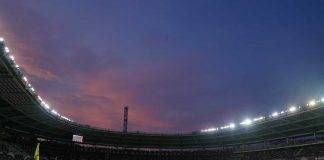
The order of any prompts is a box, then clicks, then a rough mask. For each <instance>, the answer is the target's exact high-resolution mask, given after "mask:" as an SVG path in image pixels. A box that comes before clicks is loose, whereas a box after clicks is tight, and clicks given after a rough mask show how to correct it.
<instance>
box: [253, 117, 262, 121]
mask: <svg viewBox="0 0 324 160" xmlns="http://www.w3.org/2000/svg"><path fill="white" fill-rule="evenodd" d="M264 118H265V117H259V118H254V119H253V121H254V122H255V121H260V120H263V119H264Z"/></svg>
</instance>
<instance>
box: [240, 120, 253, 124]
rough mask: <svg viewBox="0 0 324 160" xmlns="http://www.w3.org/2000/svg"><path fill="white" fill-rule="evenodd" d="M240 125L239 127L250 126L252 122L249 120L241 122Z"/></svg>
mask: <svg viewBox="0 0 324 160" xmlns="http://www.w3.org/2000/svg"><path fill="white" fill-rule="evenodd" d="M240 124H241V125H250V124H252V121H251V119H246V120H244V121H243V122H241V123H240Z"/></svg>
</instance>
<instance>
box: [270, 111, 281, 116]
mask: <svg viewBox="0 0 324 160" xmlns="http://www.w3.org/2000/svg"><path fill="white" fill-rule="evenodd" d="M278 115H279V114H278V112H273V113H272V114H271V116H272V117H277V116H278Z"/></svg>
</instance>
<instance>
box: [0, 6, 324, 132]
mask: <svg viewBox="0 0 324 160" xmlns="http://www.w3.org/2000/svg"><path fill="white" fill-rule="evenodd" d="M0 36H1V37H4V38H5V39H6V44H7V45H8V46H9V47H10V49H11V51H12V53H13V55H15V57H16V61H17V63H18V64H20V66H21V67H22V69H23V71H24V73H25V74H26V75H27V76H28V77H29V79H30V81H31V83H32V84H33V86H35V88H36V90H37V91H38V92H39V94H40V95H41V96H42V97H43V98H44V99H45V100H46V101H47V102H48V103H49V104H50V105H51V106H52V107H53V108H55V109H56V110H57V111H58V112H59V113H61V114H62V115H66V116H67V117H70V118H71V119H73V120H74V121H77V122H80V123H85V124H89V125H93V126H97V127H102V128H109V129H114V130H121V128H122V117H123V113H122V112H123V106H125V105H128V106H130V111H129V129H130V130H131V131H138V130H139V131H146V132H166V133H178V132H190V131H193V130H200V129H204V128H208V127H213V126H215V127H216V126H221V125H223V124H228V123H230V122H240V121H241V120H244V119H245V118H247V117H252V118H253V117H258V116H261V115H268V114H271V112H274V111H279V110H281V109H283V108H285V107H287V106H289V105H293V104H299V103H306V102H307V101H308V100H310V99H312V98H313V97H321V96H324V1H321V0H271V1H270V0H241V1H239V0H196V1H191V0H168V1H167V0H130V1H124V0H115V1H108V0H46V1H45V0H0Z"/></svg>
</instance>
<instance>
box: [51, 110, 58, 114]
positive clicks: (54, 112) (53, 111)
mask: <svg viewBox="0 0 324 160" xmlns="http://www.w3.org/2000/svg"><path fill="white" fill-rule="evenodd" d="M51 112H52V113H53V114H55V115H59V114H58V113H57V112H56V111H55V110H52V111H51Z"/></svg>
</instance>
